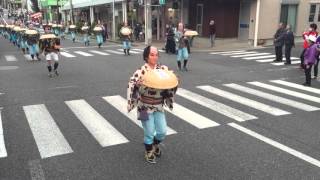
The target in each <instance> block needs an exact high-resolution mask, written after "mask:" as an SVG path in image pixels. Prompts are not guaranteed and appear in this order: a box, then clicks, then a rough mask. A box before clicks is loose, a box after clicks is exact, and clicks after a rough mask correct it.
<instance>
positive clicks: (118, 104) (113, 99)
mask: <svg viewBox="0 0 320 180" xmlns="http://www.w3.org/2000/svg"><path fill="white" fill-rule="evenodd" d="M103 99H104V100H105V101H107V102H108V103H109V104H110V105H112V106H113V107H114V108H116V109H117V110H118V111H120V112H121V113H122V114H123V115H125V116H126V117H127V118H129V119H130V120H131V121H132V122H133V123H135V124H136V125H138V126H139V127H140V128H142V124H141V121H139V120H138V118H137V112H135V111H131V112H130V113H128V110H127V101H126V100H125V99H124V98H123V97H121V96H106V97H103ZM176 133H177V132H176V131H175V130H173V129H172V128H170V127H168V128H167V134H168V135H171V134H176Z"/></svg>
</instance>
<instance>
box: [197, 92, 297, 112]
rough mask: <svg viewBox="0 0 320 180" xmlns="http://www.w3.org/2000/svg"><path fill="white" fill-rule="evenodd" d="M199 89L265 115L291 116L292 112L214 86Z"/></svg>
mask: <svg viewBox="0 0 320 180" xmlns="http://www.w3.org/2000/svg"><path fill="white" fill-rule="evenodd" d="M197 88H199V89H202V90H204V91H207V92H209V93H211V94H215V95H218V96H221V97H223V98H226V99H229V100H231V101H235V102H237V103H240V104H243V105H246V106H249V107H251V108H254V109H257V110H260V111H263V112H265V113H268V114H271V115H274V116H282V115H287V114H291V113H290V112H287V111H284V110H281V109H279V108H275V107H272V106H269V105H266V104H263V103H260V102H258V101H254V100H251V99H248V98H245V97H242V96H239V95H236V94H233V93H230V92H227V91H223V90H221V89H218V88H215V87H212V86H197Z"/></svg>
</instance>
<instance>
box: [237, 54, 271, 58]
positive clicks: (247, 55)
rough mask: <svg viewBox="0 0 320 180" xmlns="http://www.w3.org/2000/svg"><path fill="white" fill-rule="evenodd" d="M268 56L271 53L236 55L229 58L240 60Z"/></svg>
mask: <svg viewBox="0 0 320 180" xmlns="http://www.w3.org/2000/svg"><path fill="white" fill-rule="evenodd" d="M269 54H271V53H254V54H245V55H237V56H231V57H233V58H240V57H252V56H262V55H269Z"/></svg>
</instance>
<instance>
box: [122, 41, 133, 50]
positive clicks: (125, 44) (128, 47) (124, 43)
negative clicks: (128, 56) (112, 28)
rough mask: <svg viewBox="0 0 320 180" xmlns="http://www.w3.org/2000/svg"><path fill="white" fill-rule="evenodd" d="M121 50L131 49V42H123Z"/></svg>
mask: <svg viewBox="0 0 320 180" xmlns="http://www.w3.org/2000/svg"><path fill="white" fill-rule="evenodd" d="M122 47H123V49H130V48H131V42H130V41H128V40H127V41H123V42H122Z"/></svg>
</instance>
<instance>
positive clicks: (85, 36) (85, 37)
mask: <svg viewBox="0 0 320 180" xmlns="http://www.w3.org/2000/svg"><path fill="white" fill-rule="evenodd" d="M81 30H82V32H83V42H84V46H89V26H88V25H87V23H86V22H85V23H84V26H82V28H81Z"/></svg>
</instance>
